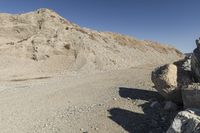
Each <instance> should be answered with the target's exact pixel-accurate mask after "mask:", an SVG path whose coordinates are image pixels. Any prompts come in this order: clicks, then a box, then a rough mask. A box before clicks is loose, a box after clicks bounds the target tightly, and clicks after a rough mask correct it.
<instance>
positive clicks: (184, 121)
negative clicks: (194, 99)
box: [167, 109, 200, 133]
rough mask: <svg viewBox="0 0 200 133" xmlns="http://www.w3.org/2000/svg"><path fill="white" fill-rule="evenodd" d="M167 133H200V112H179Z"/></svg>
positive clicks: (195, 110) (194, 110)
mask: <svg viewBox="0 0 200 133" xmlns="http://www.w3.org/2000/svg"><path fill="white" fill-rule="evenodd" d="M167 133H200V110H197V109H187V110H185V111H181V112H179V113H178V115H177V116H176V117H175V119H174V121H173V123H172V125H171V126H170V128H169V129H168V131H167Z"/></svg>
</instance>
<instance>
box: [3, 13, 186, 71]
mask: <svg viewBox="0 0 200 133" xmlns="http://www.w3.org/2000/svg"><path fill="white" fill-rule="evenodd" d="M0 25H1V26H0V27H1V28H0V55H1V57H0V64H2V65H1V66H0V67H1V71H2V72H3V71H4V72H5V73H7V71H8V70H9V71H12V70H13V71H16V68H18V69H19V73H29V72H30V70H31V71H32V72H33V71H34V72H43V73H44V72H63V71H66V72H83V73H88V72H98V71H107V70H114V69H125V68H130V67H135V66H139V65H146V64H161V63H166V62H170V61H173V60H176V59H177V58H180V57H182V53H180V52H179V51H178V50H176V49H174V48H171V47H167V46H164V45H160V44H158V43H155V42H152V41H140V40H137V39H134V38H132V37H129V36H125V35H121V34H116V33H108V32H98V31H94V30H90V29H87V28H81V27H80V26H78V25H76V24H73V23H71V22H70V21H68V20H66V19H64V18H62V17H61V16H59V15H58V14H57V13H55V12H54V11H52V10H49V9H39V10H37V11H34V12H29V13H26V14H16V15H13V14H5V13H1V14H0Z"/></svg>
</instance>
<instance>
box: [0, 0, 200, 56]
mask: <svg viewBox="0 0 200 133" xmlns="http://www.w3.org/2000/svg"><path fill="white" fill-rule="evenodd" d="M38 8H50V9H53V10H54V11H56V12H58V13H59V14H60V15H61V16H63V17H65V18H66V19H68V20H70V21H72V22H74V23H76V24H79V25H80V26H84V27H88V28H92V29H96V30H100V31H112V32H119V33H122V34H128V35H130V36H133V37H136V38H138V39H146V40H154V41H158V42H161V43H165V44H169V45H172V46H174V47H176V48H178V49H179V50H181V51H182V52H191V51H192V50H193V49H194V48H195V43H194V42H195V39H196V38H198V37H199V36H200V1H199V0H0V12H8V13H24V12H28V11H32V10H36V9H38Z"/></svg>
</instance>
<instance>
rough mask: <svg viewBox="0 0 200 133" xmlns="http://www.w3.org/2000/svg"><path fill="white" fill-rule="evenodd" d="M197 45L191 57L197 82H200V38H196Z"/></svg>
mask: <svg viewBox="0 0 200 133" xmlns="http://www.w3.org/2000/svg"><path fill="white" fill-rule="evenodd" d="M196 45H197V48H196V49H195V50H194V51H193V54H192V57H191V68H192V73H193V75H194V78H195V80H196V82H200V39H198V40H196Z"/></svg>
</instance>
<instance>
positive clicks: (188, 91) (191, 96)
mask: <svg viewBox="0 0 200 133" xmlns="http://www.w3.org/2000/svg"><path fill="white" fill-rule="evenodd" d="M182 99H183V104H184V107H185V108H189V107H191V108H199V109H200V83H193V84H191V85H188V86H185V87H183V88H182Z"/></svg>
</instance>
